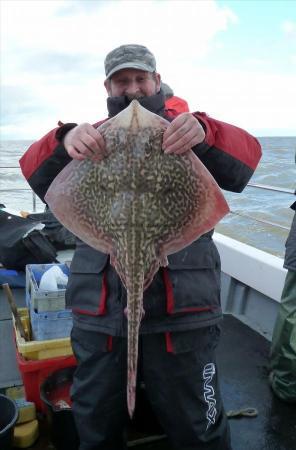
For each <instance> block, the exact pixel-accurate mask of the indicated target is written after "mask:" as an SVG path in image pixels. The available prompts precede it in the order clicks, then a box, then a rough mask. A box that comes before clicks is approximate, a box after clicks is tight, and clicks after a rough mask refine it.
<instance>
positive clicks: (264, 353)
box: [0, 289, 296, 450]
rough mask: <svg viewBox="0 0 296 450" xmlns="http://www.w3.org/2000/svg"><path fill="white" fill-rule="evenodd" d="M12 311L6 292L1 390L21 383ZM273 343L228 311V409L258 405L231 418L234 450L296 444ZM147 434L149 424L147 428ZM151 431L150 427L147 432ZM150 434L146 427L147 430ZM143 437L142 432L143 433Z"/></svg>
mask: <svg viewBox="0 0 296 450" xmlns="http://www.w3.org/2000/svg"><path fill="white" fill-rule="evenodd" d="M14 296H15V298H16V302H17V304H18V306H24V298H23V297H24V296H23V290H22V289H15V290H14ZM10 317H11V315H10V312H9V309H8V305H7V301H6V299H5V298H4V293H3V292H2V290H1V292H0V360H1V365H0V367H1V369H0V390H1V391H2V392H4V391H5V388H7V387H9V386H13V385H14V386H17V385H21V383H22V381H21V376H20V373H19V371H18V368H17V364H16V360H15V348H14V343H13V333H12V323H11V318H10ZM269 347H270V343H269V341H268V340H267V339H265V338H264V337H263V336H261V335H260V334H258V333H257V332H255V331H253V330H252V329H251V328H250V327H248V326H247V325H245V324H243V323H242V322H241V321H239V320H238V319H236V318H235V317H233V316H232V315H225V316H224V321H223V323H222V339H221V342H220V345H219V347H218V353H217V356H218V367H219V370H220V379H221V389H222V395H223V398H224V404H225V408H226V410H227V411H229V410H237V409H241V408H247V407H252V408H256V409H257V410H258V416H257V417H241V418H232V419H230V427H231V433H232V443H233V450H293V449H296V425H295V423H296V411H295V405H292V404H287V403H285V402H283V401H281V400H279V399H277V398H276V397H275V396H274V395H273V393H272V392H271V390H270V388H269V384H268V353H269ZM41 430H44V433H41V437H40V438H39V440H38V441H37V443H36V444H35V445H34V447H31V448H32V449H34V450H49V449H51V450H52V449H53V447H52V446H51V445H50V443H49V441H48V436H47V434H46V426H44V424H42V423H41ZM141 433H142V434H143V430H142V431H141ZM146 435H147V433H146ZM144 436H145V433H144ZM137 437H139V436H137ZM129 446H130V447H135V448H143V449H151V450H152V449H153V450H169V449H171V447H170V445H169V443H168V442H167V440H166V439H161V440H159V441H154V442H150V443H148V444H147V443H146V444H141V445H140V444H139V441H138V443H136V442H135V441H133V440H132V441H131V442H130V445H129Z"/></svg>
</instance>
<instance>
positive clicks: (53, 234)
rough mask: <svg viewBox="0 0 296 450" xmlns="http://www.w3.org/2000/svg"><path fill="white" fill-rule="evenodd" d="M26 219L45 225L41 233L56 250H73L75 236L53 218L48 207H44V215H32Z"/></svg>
mask: <svg viewBox="0 0 296 450" xmlns="http://www.w3.org/2000/svg"><path fill="white" fill-rule="evenodd" d="M28 217H29V218H32V219H34V220H38V221H40V222H42V223H43V224H44V225H45V227H44V228H43V230H42V231H43V233H44V234H45V236H47V237H48V239H49V240H50V242H51V243H52V244H53V246H54V247H55V248H56V249H57V250H67V249H74V248H75V247H76V236H74V234H73V233H71V231H69V230H67V228H65V227H64V226H63V225H62V224H61V223H60V222H59V221H58V220H57V219H56V218H55V216H54V215H53V213H52V212H51V211H50V209H49V208H48V207H46V211H45V212H44V213H32V214H29V216H28Z"/></svg>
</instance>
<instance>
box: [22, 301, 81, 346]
mask: <svg viewBox="0 0 296 450" xmlns="http://www.w3.org/2000/svg"><path fill="white" fill-rule="evenodd" d="M30 318H31V328H32V335H33V340H35V341H45V340H47V339H61V338H66V337H69V336H70V333H71V329H72V325H73V320H72V311H71V310H70V309H64V310H61V311H48V312H36V311H35V310H34V308H33V307H32V306H31V307H30Z"/></svg>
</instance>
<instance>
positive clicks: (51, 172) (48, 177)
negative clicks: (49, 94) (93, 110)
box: [19, 121, 102, 202]
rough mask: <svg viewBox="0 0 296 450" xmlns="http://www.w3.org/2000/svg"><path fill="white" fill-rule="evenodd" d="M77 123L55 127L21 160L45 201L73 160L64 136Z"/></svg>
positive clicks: (29, 181)
mask: <svg viewBox="0 0 296 450" xmlns="http://www.w3.org/2000/svg"><path fill="white" fill-rule="evenodd" d="M100 123H102V121H101V122H98V123H96V124H94V127H97V126H98V125H100ZM76 125H77V124H76V123H66V124H63V125H62V126H60V127H57V128H54V129H53V130H51V131H50V132H49V133H47V134H46V135H45V136H43V137H42V138H41V139H39V141H36V142H34V143H33V144H32V145H31V146H30V147H29V148H28V150H27V151H26V152H25V153H24V155H23V156H22V157H21V159H20V160H19V163H20V167H21V170H22V173H23V175H24V177H25V178H26V180H27V181H28V183H29V185H30V186H31V188H32V190H33V191H34V192H35V193H36V194H37V195H38V197H39V198H40V199H41V200H42V201H43V202H44V196H45V194H46V192H47V190H48V188H49V186H50V184H51V183H52V181H53V180H54V179H55V177H56V176H57V175H58V173H59V172H60V171H61V170H62V169H63V168H64V167H65V166H66V165H67V164H68V163H69V162H70V161H72V158H71V157H70V156H69V155H68V153H67V152H66V149H65V147H64V145H63V138H64V136H65V134H66V133H67V132H68V131H69V130H71V129H72V128H74V127H75V126H76Z"/></svg>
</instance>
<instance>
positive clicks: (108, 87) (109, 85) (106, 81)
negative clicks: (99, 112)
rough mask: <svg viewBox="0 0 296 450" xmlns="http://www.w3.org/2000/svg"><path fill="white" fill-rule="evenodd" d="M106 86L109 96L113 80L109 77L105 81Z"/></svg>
mask: <svg viewBox="0 0 296 450" xmlns="http://www.w3.org/2000/svg"><path fill="white" fill-rule="evenodd" d="M104 86H105V89H106V91H107V93H108V95H109V97H111V82H110V80H109V79H107V80H105V81H104Z"/></svg>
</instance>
